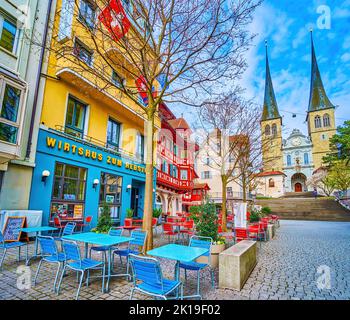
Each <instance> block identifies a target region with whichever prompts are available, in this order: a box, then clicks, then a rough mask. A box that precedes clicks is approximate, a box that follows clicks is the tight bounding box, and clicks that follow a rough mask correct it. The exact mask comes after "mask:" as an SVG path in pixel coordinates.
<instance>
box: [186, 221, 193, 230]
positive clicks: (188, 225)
mask: <svg viewBox="0 0 350 320" xmlns="http://www.w3.org/2000/svg"><path fill="white" fill-rule="evenodd" d="M184 227H185V228H187V229H193V228H194V220H188V221H186V222H185V223H184Z"/></svg>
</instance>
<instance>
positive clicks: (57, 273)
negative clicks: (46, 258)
mask: <svg viewBox="0 0 350 320" xmlns="http://www.w3.org/2000/svg"><path fill="white" fill-rule="evenodd" d="M60 270H61V263H60V262H59V263H58V268H57V272H56V277H55V281H54V283H53V291H54V292H56V283H57V279H58V275H59V274H60Z"/></svg>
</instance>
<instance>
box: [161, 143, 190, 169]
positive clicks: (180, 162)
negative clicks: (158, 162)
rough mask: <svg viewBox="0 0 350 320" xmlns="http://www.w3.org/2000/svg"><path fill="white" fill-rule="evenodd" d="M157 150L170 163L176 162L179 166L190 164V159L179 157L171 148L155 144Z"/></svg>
mask: <svg viewBox="0 0 350 320" xmlns="http://www.w3.org/2000/svg"><path fill="white" fill-rule="evenodd" d="M157 152H158V154H160V155H161V156H163V157H164V158H165V159H166V160H168V161H169V162H170V163H172V164H176V165H179V166H186V167H187V166H190V165H191V161H190V159H188V158H186V159H182V158H179V157H178V156H176V155H175V154H174V153H173V152H172V151H171V150H169V149H168V148H166V147H165V146H163V145H161V144H158V145H157Z"/></svg>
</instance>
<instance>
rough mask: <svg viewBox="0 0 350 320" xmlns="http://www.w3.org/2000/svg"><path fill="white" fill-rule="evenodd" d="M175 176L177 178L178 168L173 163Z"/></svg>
mask: <svg viewBox="0 0 350 320" xmlns="http://www.w3.org/2000/svg"><path fill="white" fill-rule="evenodd" d="M173 177H174V178H177V177H178V176H177V168H176V167H175V166H174V165H173Z"/></svg>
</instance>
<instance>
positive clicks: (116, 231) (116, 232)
mask: <svg viewBox="0 0 350 320" xmlns="http://www.w3.org/2000/svg"><path fill="white" fill-rule="evenodd" d="M123 231H124V230H123V229H122V228H117V227H113V228H110V229H109V232H108V234H109V235H110V236H115V237H121V236H122V235H123ZM109 249H110V247H108V246H99V247H91V248H90V254H89V257H90V258H91V251H96V252H101V254H102V258H103V259H104V261H105V262H106V263H107V251H108V250H109ZM112 250H117V247H112Z"/></svg>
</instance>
